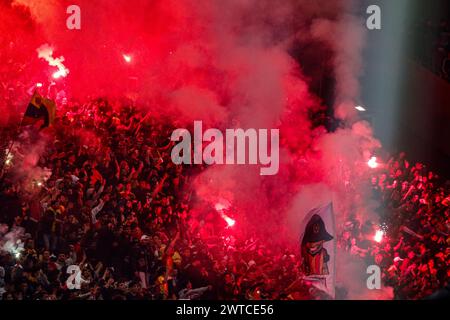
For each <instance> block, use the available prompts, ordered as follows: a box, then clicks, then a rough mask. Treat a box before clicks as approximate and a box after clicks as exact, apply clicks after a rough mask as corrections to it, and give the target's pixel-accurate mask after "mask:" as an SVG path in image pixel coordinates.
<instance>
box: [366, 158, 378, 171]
mask: <svg viewBox="0 0 450 320" xmlns="http://www.w3.org/2000/svg"><path fill="white" fill-rule="evenodd" d="M367 165H368V166H369V168H372V169H376V168H378V162H377V157H372V158H370V160H369V161H367Z"/></svg>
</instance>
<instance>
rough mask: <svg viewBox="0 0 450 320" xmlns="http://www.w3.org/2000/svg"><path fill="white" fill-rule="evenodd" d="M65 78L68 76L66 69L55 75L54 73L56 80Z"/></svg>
mask: <svg viewBox="0 0 450 320" xmlns="http://www.w3.org/2000/svg"><path fill="white" fill-rule="evenodd" d="M65 76H67V71H66V70H65V69H60V70H58V71H56V72H55V73H53V78H54V79H59V78H61V77H65Z"/></svg>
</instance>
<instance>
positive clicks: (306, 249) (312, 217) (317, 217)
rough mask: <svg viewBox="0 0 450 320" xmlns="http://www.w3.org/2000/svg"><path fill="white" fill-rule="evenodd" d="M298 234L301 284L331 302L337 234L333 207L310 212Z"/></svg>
mask: <svg viewBox="0 0 450 320" xmlns="http://www.w3.org/2000/svg"><path fill="white" fill-rule="evenodd" d="M301 230H302V233H301V236H300V246H301V259H302V269H303V272H304V274H305V277H304V280H305V281H308V282H310V283H311V284H312V285H313V286H314V287H316V288H318V289H320V290H322V291H324V292H326V293H327V294H328V295H330V296H331V297H332V298H333V299H334V298H335V271H336V270H335V269H336V268H335V256H336V233H335V221H334V213H333V204H332V203H330V204H328V205H326V206H324V207H321V208H314V209H312V210H311V211H309V212H308V214H307V215H306V217H305V219H304V220H303V223H302V228H301Z"/></svg>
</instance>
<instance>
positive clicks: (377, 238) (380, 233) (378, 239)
mask: <svg viewBox="0 0 450 320" xmlns="http://www.w3.org/2000/svg"><path fill="white" fill-rule="evenodd" d="M383 236H384V232H383V230H377V231H376V232H375V236H374V237H373V240H375V241H376V242H378V243H380V242H381V241H382V240H383Z"/></svg>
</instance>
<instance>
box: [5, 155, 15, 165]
mask: <svg viewBox="0 0 450 320" xmlns="http://www.w3.org/2000/svg"><path fill="white" fill-rule="evenodd" d="M13 158H14V156H13V155H12V153H8V155H7V157H6V160H5V164H6V165H7V166H9V165H10V164H11V161H12V159H13Z"/></svg>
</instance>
